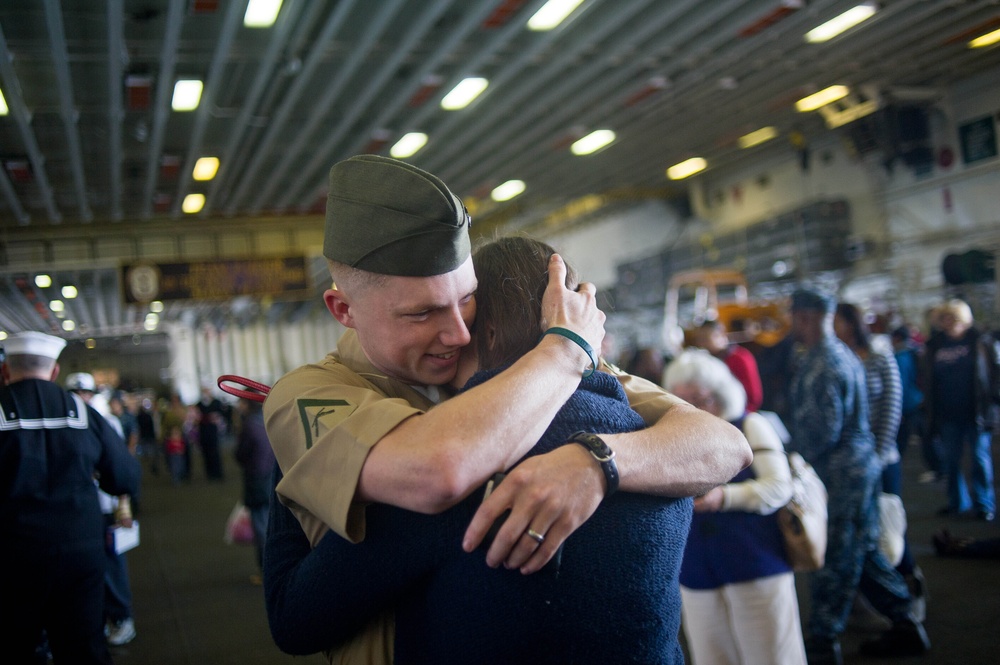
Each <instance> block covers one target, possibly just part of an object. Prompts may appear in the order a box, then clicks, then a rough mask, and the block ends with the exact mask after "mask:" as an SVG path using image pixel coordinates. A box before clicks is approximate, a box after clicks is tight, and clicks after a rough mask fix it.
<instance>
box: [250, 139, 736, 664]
mask: <svg viewBox="0 0 1000 665" xmlns="http://www.w3.org/2000/svg"><path fill="white" fill-rule="evenodd" d="M469 226H470V220H469V217H468V214H467V212H466V211H465V208H464V206H463V205H462V204H461V201H460V200H459V199H458V198H457V197H456V196H454V194H452V193H451V192H450V191H449V190H448V188H447V187H446V186H445V185H444V183H442V182H441V181H440V180H439V179H437V178H436V177H434V176H432V175H430V174H428V173H426V172H423V171H421V170H419V169H416V168H415V167H412V166H410V165H408V164H405V163H403V162H398V161H396V160H391V159H388V158H382V157H375V156H359V157H354V158H351V159H348V160H346V161H344V162H340V163H339V164H337V165H335V166H334V167H333V168H332V169H331V173H330V194H329V199H328V202H327V225H326V238H325V242H324V254H325V255H326V256H327V258H328V259H329V260H330V269H331V275H332V276H333V279H334V282H335V286H334V288H332V289H330V290H328V291H327V292H326V293H325V294H324V300H325V302H326V305H327V307H328V309H329V310H330V311H331V313H332V314H333V316H334V317H335V318H336V319H337V320H338V321H339V322H340V323H342V324H343V325H345V326H346V327H347V328H349V329H350V330H348V332H347V333H345V335H344V336H343V337H342V339H341V340H340V341H339V342H338V350H337V351H336V352H335V353H332V354H331V355H329V356H327V358H325V359H324V360H323V361H322V362H320V363H319V364H315V365H308V366H305V367H302V368H299V369H297V370H294V371H293V372H291V373H289V374H288V375H286V376H285V377H283V378H282V379H281V380H279V381H278V382H277V384H276V385H275V386H274V388H273V389H272V391H271V393H270V395H269V396H268V399H267V401H266V402H265V419H266V424H267V430H268V436H269V438H270V440H271V442H272V445H273V446H274V448H275V454H276V457H277V460H278V464H279V466H280V469H281V471H282V473H283V475H284V477H283V479H282V480H281V482H280V483H279V484H278V486H277V493H278V496H279V498H280V499H281V504H276V506H275V510H284V506H287V507H288V508H289V509H291V511H292V512H293V513H294V514H295V516H296V517H297V518H298V520H299V523H300V524H301V525H302V530H303V531H304V533H305V534H306V536H308V538H309V540H310V542H311V543H312V544H314V545H315V544H316V543H317V542H318V540H319V538H321V537H322V536H323V534H324V533H325V531H326V529H327V527H329V528H331V529H333V530H334V531H335V532H336V533H337V534H339V535H340V536H342V537H344V538H347V539H349V540H351V541H353V542H357V541H360V540H362V539H363V538H364V536H365V533H364V529H365V521H364V506H365V505H366V504H367V503H369V502H382V503H387V504H391V505H395V506H399V507H402V508H406V509H409V510H415V511H419V512H425V513H435V512H440V511H441V510H444V509H446V508H448V507H450V506H452V505H454V504H455V503H457V502H458V501H460V500H461V499H462V498H464V497H465V496H467V495H468V494H469V492H471V491H472V490H473V489H475V488H477V487H479V486H481V485H482V484H483V483H484V482H485V481H486V479H487V478H489V477H490V476H491V475H492V474H493V473H494V472H496V471H499V470H505V469H508V468H509V467H510V466H512V465H513V464H514V463H515V462H516V461H517V460H519V459H520V458H521V457H522V456H523V455H524V453H525V452H527V451H528V450H529V449H530V448H531V447H532V446H533V445H534V443H535V442H536V441H537V440H538V438H539V437H540V436H541V434H542V432H544V430H545V429H546V427H547V425H548V423H549V422H550V421H551V419H552V417H553V416H554V414H555V413H556V411H557V410H558V409H559V407H560V406H561V405H562V403H563V402H564V401H565V400H566V399H567V398H568V397H569V395H570V394H572V393H573V391H574V390H575V388H576V386H577V385H578V383H579V380H580V377H581V375H582V373H583V371H584V369H585V368H587V367H589V366H590V364H591V363H592V362H596V358H594V357H593V351H592V349H593V348H600V342H601V340H602V338H603V335H604V330H603V323H604V315H603V314H602V313H601V312H600V311H599V310H598V309H597V308H596V304H595V299H594V294H595V291H594V287H593V285H590V284H583V285H581V287H580V288H579V289H578V290H577V291H569V290H567V289H565V287H564V286H563V282H564V277H565V266H564V264H563V263H562V262H561V259H559V258H554V259H553V261H552V262H551V263H550V266H549V275H550V286H549V289H548V290H547V291H546V294H545V298H544V299H543V303H542V311H543V313H544V319H545V325H546V329H548V328H552V327H559V328H563V329H566V330H569V331H574V332H575V335H576V336H578V337H579V342H577V341H574V340H573V339H569V338H566V337H563V336H560V335H544V336H542V339H541V340H540V342H539V343H538V345H537V346H536V347H535V349H533V350H532V351H530V352H529V353H527V354H526V355H525V356H523V357H522V358H521V359H520V360H518V361H517V362H516V363H515V364H514V365H513V366H511V367H510V368H509V369H508V370H506V371H504V372H502V373H501V374H500V375H498V376H497V377H495V378H493V379H491V380H490V381H488V382H486V383H485V384H483V385H481V386H477V387H476V388H473V389H471V390H469V391H467V392H464V393H462V394H461V395H458V396H456V397H454V398H451V399H447V398H448V397H449V394H448V391H447V388H446V386H447V384H448V382H449V381H450V380H451V379H452V378H453V377H454V374H455V370H456V368H457V362H458V353H459V351H460V349H461V348H462V347H463V346H465V345H466V344H468V343H469V339H470V337H469V327H470V326H471V325H472V323H473V319H474V317H475V299H474V293H475V289H476V279H475V274H474V271H473V270H472V263H471V256H470V241H469ZM542 332H543V331H539V333H540V334H541V333H542ZM601 368H602V369H604V370H606V371H614V370H612V369H611V368H609V367H608V366H607V365H604V364H602V365H601ZM621 380H622V382H623V384H624V385H625V387H626V392H627V393H628V396H629V400H630V403H631V404H632V406H633V408H635V409H636V410H637V411H638V412H639V413H640V414H641V415H642V416H643V418H644V420H645V421H646V422H647V423H648V424H649V425H650V427H649V428H647V429H646V430H643V431H641V432H633V433H629V434H616V435H606V436H603V437H602V438H604V439H605V441H606V442H607V444H608V445H609V446H610V447H611V449H612V450H613V451H614V453H615V459H614V460H613V461H608V460H601V459H598V458H597V456H596V455H593V454H592V453H591V452H590V451H589V450H588V449H587V448H585V447H584V446H582V445H580V446H562V447H560V448H558V449H557V450H554V451H552V452H550V453H547V454H544V455H539V456H537V457H534V458H532V459H531V460H529V461H527V462H525V463H523V464H521V465H519V466H518V467H517V469H515V470H514V471H512V472H511V473H510V474H509V475H508V477H507V479H506V480H505V481H504V483H503V484H501V485H500V486H498V488H497V490H496V491H495V492H493V494H492V495H491V496H490V498H489V499H488V500H487V501H485V502H484V503H483V505H482V507H481V508H480V509H479V511H478V512H477V514H476V516H475V517H474V518H473V521H472V523H471V524H470V526H469V529H468V531H467V532H466V534H465V538H464V541H463V547H464V548H465V549H466V550H467V551H471V550H472V549H474V548H475V547H476V546H478V545H479V543H480V542H481V541H482V539H483V537H484V536H485V534H486V531H487V529H488V528H489V527H490V526H491V525H492V524H493V522H494V520H495V519H496V517H498V516H499V515H500V514H501V513H503V512H504V511H506V510H508V509H509V510H510V511H511V514H510V516H509V517H508V518H507V520H506V522H505V523H504V526H503V527H502V528H501V530H500V531H499V533H497V535H496V537H495V538H494V540H493V544H492V545H491V547H490V549H489V551H488V554H487V563H488V564H489V565H491V566H499V565H501V564H502V565H506V566H507V567H510V568H519V569H520V570H521V571H522V572H523V573H526V574H530V573H533V572H535V571H537V570H539V569H540V568H541V567H542V566H543V565H544V564H545V563H546V562H547V561H548V560H549V559H550V558H551V557H552V555H553V554H554V553H555V552H556V550H557V549H558V547H559V546H560V545H561V544H562V542H563V541H564V540H565V539H566V537H567V536H569V534H571V533H572V532H573V531H574V530H575V529H576V528H577V527H578V526H579V525H580V524H582V523H583V522H584V521H585V520H586V519H587V518H588V517H589V516H590V515H591V514H592V513H593V511H594V510H595V509H596V507H597V505H598V504H599V503H600V501H601V499H602V498H603V496H604V493H605V491H606V488H607V482H608V479H607V476H606V474H607V473H609V469H610V468H611V467H615V465H617V468H614V469H613V471H614V473H617V474H620V482H621V487H622V489H624V490H627V491H632V492H640V493H649V494H659V495H664V496H691V495H695V494H699V493H702V492H704V491H706V490H707V489H709V488H711V487H714V486H715V485H718V484H721V483H723V482H725V481H727V480H728V479H729V478H731V477H732V476H733V475H735V474H736V473H737V472H738V471H739V470H740V469H742V468H743V467H744V466H746V465H747V464H748V463H749V462H750V459H751V454H750V451H749V446H748V445H747V443H746V440H745V439H744V438H743V437H742V435H741V434H740V433H739V432H738V430H736V429H735V428H733V427H731V426H729V425H728V424H726V423H724V422H722V421H721V420H718V419H715V418H712V417H710V416H706V415H705V414H704V413H703V412H700V411H698V410H696V409H693V408H691V407H690V406H688V405H687V404H685V403H683V402H681V401H679V400H677V399H676V398H673V397H671V396H669V395H667V394H666V393H664V392H663V391H662V390H660V389H659V388H658V387H657V386H655V385H653V384H651V383H649V382H646V381H643V380H641V379H637V378H634V377H628V376H627V375H621ZM282 504H283V505H282ZM529 531H531V532H532V534H543V535H544V537H543V538H540V539H539V538H538V537H537V535H531V536H529V533H528V532H529ZM270 545H271V538H270V537H269V546H270ZM401 556H405V553H401ZM285 579H286V578H284V577H278V578H277V579H274V578H272V579H269V576H268V575H267V570H266V564H265V592H266V596H267V602H268V612H269V617H270V620H271V627H272V633H273V634H274V636H275V640H276V642H278V645H279V646H281V647H282V648H286V647H287V646H288V645H284V644H283V643H282V639H281V632H282V631H281V626H282V621H283V620H284V619H283V616H282V611H283V606H282V604H281V602H279V599H282V602H284V600H286V599H284V596H283V593H282V591H283V590H282V589H281V585H282V584H283V583H284V581H285ZM295 600H296V601H301V602H303V603H305V602H306V600H305V599H301V598H300V599H295ZM386 609H387V612H391V608H386ZM390 617H391V614H387V615H386V616H385V617H384V620H383V621H382V622H380V623H379V625H372V626H369V627H368V629H367V630H365V631H363V632H362V633H361V634H360V635H359V636H358V637H357V638H356V639H355V640H354V642H353V643H351V644H350V645H347V646H346V647H339V648H338V651H336V652H334V653H333V654H331V660H332V661H333V662H353V663H360V662H391V654H392V646H391V637H392V628H391V623H389V621H390ZM331 646H333V645H332V644H330V645H321V646H319V647H318V648H316V649H315V650H320V649H328V648H330V647H331Z"/></svg>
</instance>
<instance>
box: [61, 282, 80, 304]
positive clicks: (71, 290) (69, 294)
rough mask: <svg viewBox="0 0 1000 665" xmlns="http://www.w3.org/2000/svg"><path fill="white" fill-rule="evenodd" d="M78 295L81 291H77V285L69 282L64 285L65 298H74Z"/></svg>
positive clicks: (63, 294)
mask: <svg viewBox="0 0 1000 665" xmlns="http://www.w3.org/2000/svg"><path fill="white" fill-rule="evenodd" d="M78 295H80V292H79V291H77V289H76V287H75V286H73V285H72V284H67V285H66V286H64V287H62V297H63V298H65V299H66V300H72V299H73V298H75V297H77V296H78Z"/></svg>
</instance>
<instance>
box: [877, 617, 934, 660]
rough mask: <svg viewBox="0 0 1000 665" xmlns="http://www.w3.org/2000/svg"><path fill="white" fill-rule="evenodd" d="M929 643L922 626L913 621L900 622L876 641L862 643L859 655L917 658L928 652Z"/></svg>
mask: <svg viewBox="0 0 1000 665" xmlns="http://www.w3.org/2000/svg"><path fill="white" fill-rule="evenodd" d="M930 648H931V641H930V639H929V638H928V637H927V632H926V631H925V630H924V626H923V624H920V623H917V622H915V621H900V622H897V623H895V624H893V626H892V628H890V629H889V630H887V631H886V632H884V633H882V635H880V636H879V638H878V639H876V640H872V641H870V642H864V643H863V644H862V645H861V649H860V651H861V654H862V655H864V656H876V657H881V658H886V657H899V656H919V655H921V654H924V653H927V652H928V651H930Z"/></svg>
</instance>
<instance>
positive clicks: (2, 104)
mask: <svg viewBox="0 0 1000 665" xmlns="http://www.w3.org/2000/svg"><path fill="white" fill-rule="evenodd" d="M9 112H10V109H9V108H7V100H6V99H4V96H3V90H0V115H7V114H8V113H9Z"/></svg>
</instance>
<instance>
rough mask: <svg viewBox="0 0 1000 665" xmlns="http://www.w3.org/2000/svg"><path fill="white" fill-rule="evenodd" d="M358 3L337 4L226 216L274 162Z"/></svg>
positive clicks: (348, 0) (349, 0)
mask: <svg viewBox="0 0 1000 665" xmlns="http://www.w3.org/2000/svg"><path fill="white" fill-rule="evenodd" d="M355 1H356V0H342V1H341V2H339V3H337V6H336V8H335V9H334V10H333V12H332V13H331V14H330V17H329V18H328V19H327V21H326V24H324V26H323V29H322V31H321V32H320V33H319V35H317V37H316V41H314V42H313V47H312V50H311V51H310V52H309V56H308V57H307V58H306V61H305V64H303V66H302V70H301V71H299V73H298V74H297V75H296V79H295V82H294V83H293V84H292V87H291V89H290V90H288V92H287V93H286V94H285V97H284V101H283V102H282V104H281V106H280V107H279V108H278V111H277V113H275V115H274V117H272V118H271V120H270V122H269V123H268V130H267V133H266V134H265V135H264V138H263V139H262V140H261V142H260V143H259V144H258V145H257V146H256V147H255V149H254V153H253V158H252V159H251V160H250V163H249V164H247V166H246V167H245V168H244V169H243V170H242V172H241V175H242V178H241V179H240V182H239V185H238V186H237V187H236V191H235V192H233V193H232V194H231V195H230V197H229V201H228V202H227V206H226V212H227V213H228V214H235V213H236V211H237V209H238V208H239V204H240V202H241V201H242V200H243V198H244V197H245V196H246V195H247V191H248V190H249V189H250V188H251V187H252V186H253V185H254V184H255V183H256V181H257V176H258V172H259V171H260V170H261V169H262V168H264V167H265V165H266V164H267V162H268V160H269V159H270V155H269V154H268V151H269V150H270V148H271V145H272V144H273V143H274V142H275V141H276V140H277V139H278V137H279V136H280V135H281V134H282V132H283V129H284V126H285V123H286V122H287V121H288V118H289V116H290V115H291V114H292V112H293V111H294V110H295V107H296V105H297V104H298V102H299V100H300V99H301V98H302V97H303V96H304V95H305V94H307V93H311V92H313V89H312V88H311V87H310V83H311V79H312V75H313V73H314V72H315V71H316V68H317V67H319V65H320V64H321V63H322V62H323V60H324V58H325V57H326V46H327V44H328V43H329V42H330V41H331V40H332V39H333V38H334V37H335V36H336V34H337V33H338V32H339V31H340V28H341V26H342V24H343V23H344V21H345V20H346V19H347V16H348V15H349V14H350V12H351V9H352V8H353V7H354V3H355Z"/></svg>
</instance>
